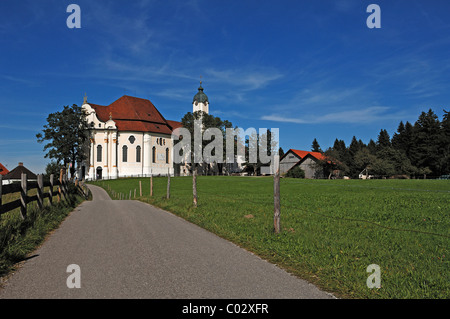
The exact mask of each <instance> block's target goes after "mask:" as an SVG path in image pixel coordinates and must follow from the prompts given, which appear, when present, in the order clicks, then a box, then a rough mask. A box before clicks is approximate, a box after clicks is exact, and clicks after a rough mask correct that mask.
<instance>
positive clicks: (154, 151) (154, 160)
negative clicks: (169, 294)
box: [152, 146, 156, 163]
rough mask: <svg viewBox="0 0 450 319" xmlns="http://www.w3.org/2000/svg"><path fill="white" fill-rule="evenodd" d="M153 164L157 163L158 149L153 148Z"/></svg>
mask: <svg viewBox="0 0 450 319" xmlns="http://www.w3.org/2000/svg"><path fill="white" fill-rule="evenodd" d="M152 162H153V163H156V147H154V146H153V148H152Z"/></svg>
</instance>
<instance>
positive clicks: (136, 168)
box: [78, 83, 209, 180]
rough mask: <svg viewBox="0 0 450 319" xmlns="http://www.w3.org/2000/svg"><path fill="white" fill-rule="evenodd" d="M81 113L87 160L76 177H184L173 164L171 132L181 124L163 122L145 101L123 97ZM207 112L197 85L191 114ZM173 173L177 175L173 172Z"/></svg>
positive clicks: (90, 106)
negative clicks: (84, 116) (84, 118)
mask: <svg viewBox="0 0 450 319" xmlns="http://www.w3.org/2000/svg"><path fill="white" fill-rule="evenodd" d="M82 109H83V110H84V111H85V112H86V114H87V122H88V126H89V144H88V145H87V146H86V147H87V148H88V150H87V151H88V152H87V154H89V157H88V158H87V159H86V160H85V161H84V162H83V163H81V165H80V166H79V171H78V176H79V178H84V179H87V180H97V179H115V178H119V177H130V176H150V175H153V176H157V175H163V176H167V175H168V174H170V175H172V176H173V175H174V174H175V173H176V174H177V175H179V174H180V173H181V175H184V174H185V173H187V172H186V171H185V170H184V171H183V172H180V171H179V170H180V169H179V165H178V166H177V165H174V163H173V154H172V151H173V142H174V141H173V139H172V132H173V130H175V129H176V128H178V127H181V123H180V122H178V121H171V120H166V119H165V118H164V116H163V115H162V114H161V113H160V112H159V111H158V109H157V108H156V107H155V106H154V105H153V103H152V102H150V101H149V100H147V99H142V98H137V97H132V96H127V95H124V96H122V97H121V98H119V99H118V100H116V101H114V102H113V103H111V104H110V105H107V106H104V105H98V104H93V103H88V102H87V98H86V97H85V99H84V102H83V105H82ZM198 110H202V111H204V112H209V101H208V97H207V96H206V94H205V93H204V92H203V88H202V86H201V83H200V87H199V89H198V93H197V94H196V95H195V96H194V99H193V111H194V112H195V111H198ZM176 170H177V172H176Z"/></svg>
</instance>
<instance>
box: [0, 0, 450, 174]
mask: <svg viewBox="0 0 450 319" xmlns="http://www.w3.org/2000/svg"><path fill="white" fill-rule="evenodd" d="M71 3H75V4H78V5H79V6H80V8H81V28H80V29H69V28H68V27H67V25H66V19H67V17H68V16H69V14H70V13H67V12H66V8H67V6H68V5H69V4H71ZM371 3H375V4H378V5H379V6H380V8H381V29H369V28H368V27H367V25H366V19H367V17H368V16H369V14H370V13H367V12H366V8H367V6H368V5H369V4H371ZM449 14H450V2H449V1H447V0H441V1H438V0H434V1H433V0H429V1H418V0H407V1H406V0H395V1H393V0H390V1H379V0H370V1H364V0H342V1H339V0H333V1H331V0H321V1H302V0H297V1H294V0H289V1H283V0H280V1H262V0H259V1H250V0H239V1H234V0H229V1H216V0H209V1H202V0H186V1H179V0H177V1H172V0H167V1H155V0H154V1H151V0H148V1H147V0H141V1H138V0H137V1H121V0H111V1H107V0H102V1H99V0H95V1H94V0H90V1H81V0H71V1H62V0H39V1H31V0H29V1H26V0H21V1H16V0H2V1H0V162H1V163H3V164H4V165H6V166H7V168H8V169H13V168H14V167H16V166H17V163H18V162H19V161H22V162H24V164H25V166H27V167H28V168H30V169H31V170H32V171H34V172H35V173H40V172H43V171H44V170H45V165H46V163H47V162H48V161H49V160H48V159H44V153H43V151H42V149H43V145H41V144H38V143H37V141H36V137H35V135H36V134H37V133H38V132H39V131H41V130H42V127H43V125H44V124H45V123H46V117H47V115H48V114H49V113H52V112H56V111H60V110H61V109H62V107H63V106H64V105H71V104H78V105H80V104H81V103H82V101H83V96H84V93H85V92H86V93H87V95H88V101H90V102H92V103H96V104H103V105H108V104H110V103H111V102H113V101H115V100H116V99H118V98H119V97H121V96H122V95H124V94H127V95H133V96H138V97H142V98H147V99H149V100H151V101H152V102H153V104H154V105H155V106H156V107H157V108H158V109H159V110H160V112H161V113H162V114H163V115H164V116H165V117H166V119H171V120H180V119H181V117H182V116H183V115H184V114H185V113H186V112H188V111H192V98H193V96H194V95H195V93H196V92H197V88H198V85H199V79H200V76H202V80H203V87H204V88H205V93H206V94H207V95H208V97H209V100H210V113H212V114H213V115H216V116H219V117H221V118H222V119H228V120H229V121H231V122H232V123H233V125H235V126H239V127H242V128H244V129H246V128H249V127H254V128H266V127H267V128H279V130H280V145H281V147H283V149H284V150H285V151H286V150H288V149H289V148H294V149H305V150H309V149H310V147H311V143H312V140H313V139H314V138H317V140H318V141H319V143H320V145H321V146H322V148H323V149H326V148H327V147H329V146H332V144H333V142H334V140H335V139H336V138H339V139H343V140H344V141H345V142H346V143H347V144H348V143H350V141H351V138H352V137H353V136H354V135H355V136H356V137H357V138H358V139H362V140H363V141H364V142H365V143H367V142H369V140H370V138H373V139H374V140H375V139H376V138H377V135H378V133H379V131H380V129H387V130H388V132H389V134H391V135H392V134H393V133H394V132H395V130H396V128H397V126H398V124H399V122H400V121H401V120H403V121H410V122H414V121H415V120H416V119H417V117H418V115H419V114H420V112H422V111H426V110H428V109H429V108H431V109H433V110H434V111H435V112H436V114H437V115H438V116H439V118H440V119H441V118H442V114H443V111H442V110H443V109H446V110H449V109H450V106H449V103H450V90H449V83H450V81H449V80H450V72H449V71H450V70H449V67H450V54H449V52H450V21H449V18H448V17H449Z"/></svg>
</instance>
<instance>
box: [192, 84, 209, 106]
mask: <svg viewBox="0 0 450 319" xmlns="http://www.w3.org/2000/svg"><path fill="white" fill-rule="evenodd" d="M192 111H193V112H197V111H203V112H205V113H207V114H209V101H208V97H207V96H206V94H205V93H203V87H202V81H200V86H199V88H198V92H197V94H195V96H194V100H193V101H192Z"/></svg>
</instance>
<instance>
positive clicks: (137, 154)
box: [136, 145, 141, 163]
mask: <svg viewBox="0 0 450 319" xmlns="http://www.w3.org/2000/svg"><path fill="white" fill-rule="evenodd" d="M136 162H138V163H140V162H141V147H140V146H139V145H138V146H137V147H136Z"/></svg>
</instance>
